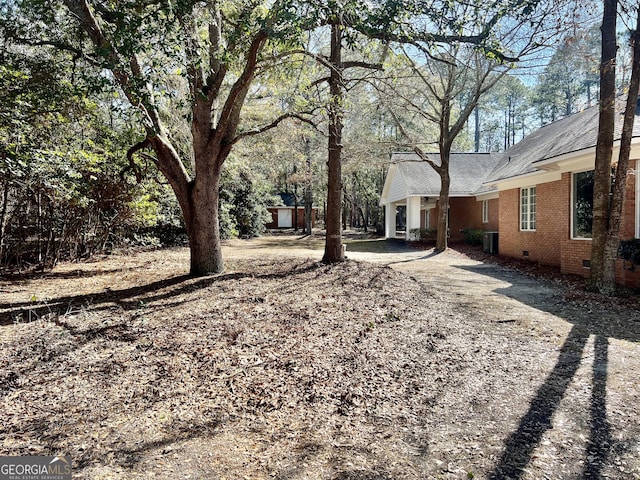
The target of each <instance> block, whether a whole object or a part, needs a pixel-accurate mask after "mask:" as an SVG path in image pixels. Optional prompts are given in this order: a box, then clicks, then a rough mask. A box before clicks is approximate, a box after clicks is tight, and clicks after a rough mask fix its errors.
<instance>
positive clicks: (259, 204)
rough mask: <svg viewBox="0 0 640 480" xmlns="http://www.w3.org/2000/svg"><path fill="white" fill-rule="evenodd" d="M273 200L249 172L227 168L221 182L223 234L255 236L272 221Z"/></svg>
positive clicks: (221, 231)
mask: <svg viewBox="0 0 640 480" xmlns="http://www.w3.org/2000/svg"><path fill="white" fill-rule="evenodd" d="M270 199H271V197H270V196H269V195H266V194H265V191H264V188H261V186H260V184H259V182H258V181H257V180H256V179H254V178H252V176H251V175H250V174H249V172H248V171H246V170H244V169H242V168H240V169H234V168H227V169H226V170H225V171H224V173H223V175H222V180H221V182H220V211H219V215H220V235H221V237H222V238H232V237H241V238H253V237H257V236H260V234H262V233H264V231H265V224H266V223H268V222H269V221H271V215H270V214H269V212H268V211H267V208H266V203H267V202H268V201H269V200H270Z"/></svg>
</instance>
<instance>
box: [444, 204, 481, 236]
mask: <svg viewBox="0 0 640 480" xmlns="http://www.w3.org/2000/svg"><path fill="white" fill-rule="evenodd" d="M449 207H450V210H449V211H450V215H449V233H450V236H449V241H450V242H461V241H463V240H464V235H463V234H462V230H465V229H467V228H477V229H482V202H478V201H477V200H476V199H475V197H462V198H450V199H449Z"/></svg>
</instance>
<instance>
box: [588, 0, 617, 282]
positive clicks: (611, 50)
mask: <svg viewBox="0 0 640 480" xmlns="http://www.w3.org/2000/svg"><path fill="white" fill-rule="evenodd" d="M616 9H617V0H605V2H604V14H603V20H602V27H600V29H601V31H602V57H601V60H600V118H599V125H598V140H597V143H596V162H595V173H594V180H593V228H592V241H591V273H590V277H589V286H590V288H591V289H593V290H596V291H607V290H611V289H612V288H613V285H605V282H604V261H605V260H604V252H605V246H606V240H607V230H608V224H609V208H610V205H609V193H610V191H611V157H612V152H613V130H614V122H615V92H616V86H615V80H616V72H615V68H616V50H617V46H616Z"/></svg>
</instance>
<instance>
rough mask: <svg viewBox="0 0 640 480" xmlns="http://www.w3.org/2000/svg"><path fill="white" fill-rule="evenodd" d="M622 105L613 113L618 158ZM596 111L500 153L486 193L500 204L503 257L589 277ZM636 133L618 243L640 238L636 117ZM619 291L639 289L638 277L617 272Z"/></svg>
mask: <svg viewBox="0 0 640 480" xmlns="http://www.w3.org/2000/svg"><path fill="white" fill-rule="evenodd" d="M623 111H624V104H623V102H622V101H619V103H618V104H617V105H616V137H615V138H616V143H615V144H614V152H613V161H614V162H615V161H616V159H617V156H618V151H619V139H620V132H621V129H622V119H623ZM598 117H599V111H598V106H595V107H591V108H588V109H586V110H584V111H582V112H580V113H576V114H573V115H570V116H568V117H565V118H563V119H561V120H558V121H556V122H554V123H552V124H549V125H546V126H544V127H542V128H540V129H539V130H536V131H535V132H533V133H532V134H531V135H529V136H528V137H526V138H524V139H523V140H522V141H521V142H519V143H518V144H516V145H514V146H512V147H511V148H509V149H508V150H507V151H506V152H504V154H503V157H502V160H501V161H500V163H499V164H498V165H497V166H496V168H495V170H494V171H493V172H492V173H491V174H490V175H489V177H488V178H487V181H486V182H485V186H487V187H489V188H492V189H495V190H497V191H498V194H499V198H500V215H499V225H500V228H499V231H500V237H499V248H500V254H501V255H505V256H509V257H513V258H525V259H529V260H531V261H535V262H538V263H540V264H546V265H554V266H559V267H560V269H561V271H562V272H563V273H571V274H578V275H583V276H588V275H589V259H590V256H591V218H592V205H593V169H594V165H595V146H596V140H597V136H598ZM636 118H637V119H638V120H637V122H636V126H635V127H634V140H633V142H632V149H631V156H630V159H631V160H630V169H629V172H628V174H627V175H628V177H627V192H626V199H625V212H624V219H623V224H622V228H621V233H620V238H621V240H626V239H631V238H640V203H639V202H638V201H637V199H638V198H639V196H640V180H639V176H638V175H636V172H637V171H638V169H640V116H638V117H636ZM618 281H619V283H622V284H626V285H629V286H638V285H640V275H639V274H638V273H632V272H630V271H628V270H625V269H624V268H623V266H622V263H621V262H619V265H618Z"/></svg>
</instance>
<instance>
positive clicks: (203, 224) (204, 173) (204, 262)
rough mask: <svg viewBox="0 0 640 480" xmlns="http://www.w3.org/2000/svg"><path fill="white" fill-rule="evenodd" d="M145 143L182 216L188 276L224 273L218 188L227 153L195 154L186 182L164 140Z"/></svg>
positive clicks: (209, 152) (184, 172)
mask: <svg viewBox="0 0 640 480" xmlns="http://www.w3.org/2000/svg"><path fill="white" fill-rule="evenodd" d="M149 141H150V143H151V145H152V147H153V149H154V150H155V152H156V155H157V157H158V168H159V169H160V170H161V171H162V173H163V174H164V176H165V177H166V178H167V179H168V180H169V183H170V184H171V187H172V189H173V191H174V192H175V195H176V198H177V200H178V204H179V205H180V209H181V210H182V214H183V216H184V223H185V228H186V230H187V236H188V237H189V248H190V254H191V260H190V269H189V274H190V275H192V276H203V275H210V274H215V273H220V272H222V271H224V262H223V259H222V246H221V243H220V226H219V222H218V218H219V217H218V206H219V205H218V201H219V191H218V187H219V184H220V175H221V173H222V164H223V162H224V159H225V158H226V156H227V153H226V152H225V151H222V152H219V151H213V152H212V151H210V150H208V149H206V148H202V149H201V150H200V151H199V152H196V165H197V167H196V168H197V169H198V172H196V178H195V180H190V179H189V175H188V173H187V172H186V170H185V169H184V167H183V164H182V163H181V162H180V161H179V156H178V153H177V152H176V151H175V149H174V148H173V147H172V146H171V144H170V143H169V142H168V141H167V140H165V139H164V138H163V137H160V136H156V137H152V138H150V139H149ZM205 165H206V166H205ZM198 173H199V174H198Z"/></svg>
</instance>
